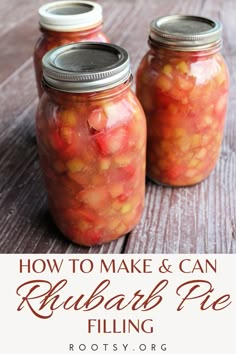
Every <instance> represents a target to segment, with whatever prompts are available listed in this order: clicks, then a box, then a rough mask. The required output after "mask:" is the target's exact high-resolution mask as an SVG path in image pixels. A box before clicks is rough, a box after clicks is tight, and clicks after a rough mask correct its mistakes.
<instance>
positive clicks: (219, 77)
mask: <svg viewBox="0 0 236 354" xmlns="http://www.w3.org/2000/svg"><path fill="white" fill-rule="evenodd" d="M225 80H226V77H225V72H224V70H223V71H220V72H219V74H218V75H217V76H216V81H217V84H218V85H219V86H220V85H221V84H223V82H224V81H225Z"/></svg>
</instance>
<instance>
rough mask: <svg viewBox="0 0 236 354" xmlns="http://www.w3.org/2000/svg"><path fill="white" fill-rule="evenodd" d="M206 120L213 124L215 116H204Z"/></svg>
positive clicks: (208, 123)
mask: <svg viewBox="0 0 236 354" xmlns="http://www.w3.org/2000/svg"><path fill="white" fill-rule="evenodd" d="M204 122H205V123H206V124H207V125H211V124H212V122H213V117H211V116H205V117H204Z"/></svg>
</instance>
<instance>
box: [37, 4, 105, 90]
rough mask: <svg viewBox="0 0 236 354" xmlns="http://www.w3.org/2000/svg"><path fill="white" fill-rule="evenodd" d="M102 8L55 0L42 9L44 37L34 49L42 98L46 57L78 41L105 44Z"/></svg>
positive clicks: (40, 18)
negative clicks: (51, 52) (57, 48)
mask: <svg viewBox="0 0 236 354" xmlns="http://www.w3.org/2000/svg"><path fill="white" fill-rule="evenodd" d="M102 22H103V16H102V7H101V5H99V4H97V3H95V2H92V1H77V0H76V1H55V2H51V3H49V4H46V5H43V6H41V7H40V9H39V25H40V31H41V36H40V37H39V39H38V41H37V43H36V46H35V49H34V67H35V75H36V81H37V88H38V95H39V97H41V95H42V93H43V88H42V58H43V56H44V54H46V53H47V52H48V51H49V50H51V49H53V48H56V47H59V46H61V45H64V44H70V43H74V42H85V41H86V42H104V43H107V42H109V41H108V38H107V37H106V35H105V34H104V33H103V32H102Z"/></svg>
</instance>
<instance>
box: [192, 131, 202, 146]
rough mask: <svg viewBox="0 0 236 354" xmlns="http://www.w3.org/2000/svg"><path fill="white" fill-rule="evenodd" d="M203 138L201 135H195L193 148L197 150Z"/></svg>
mask: <svg viewBox="0 0 236 354" xmlns="http://www.w3.org/2000/svg"><path fill="white" fill-rule="evenodd" d="M201 140H202V137H201V135H200V134H194V135H193V136H192V147H193V148H196V147H198V146H200V145H201Z"/></svg>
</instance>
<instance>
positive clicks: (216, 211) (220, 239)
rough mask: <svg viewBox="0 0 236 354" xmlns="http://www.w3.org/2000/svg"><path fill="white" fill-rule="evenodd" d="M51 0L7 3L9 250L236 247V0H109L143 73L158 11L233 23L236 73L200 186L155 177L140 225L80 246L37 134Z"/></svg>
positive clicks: (109, 20)
mask: <svg viewBox="0 0 236 354" xmlns="http://www.w3.org/2000/svg"><path fill="white" fill-rule="evenodd" d="M46 2H48V1H45V0H35V1H30V0H24V1H23V0H20V1H19V0H11V1H8V0H1V2H0V16H1V20H0V48H1V51H0V68H1V69H0V91H1V96H0V252H1V253H104V254H105V253H236V123H235V122H234V118H235V117H234V116H235V114H234V112H235V108H236V98H235V96H234V92H235V91H236V70H235V68H236V66H235V65H236V64H235V60H234V61H233V59H235V56H236V52H235V48H236V36H235V33H236V21H235V15H236V2H235V1H234V0H199V1H196V0H168V1H167V0H119V1H115V0H101V1H100V3H101V5H103V8H104V19H105V23H104V30H105V31H106V33H107V34H108V36H109V37H110V39H111V41H112V42H114V43H117V44H119V45H121V46H123V47H124V48H126V49H127V50H128V51H129V53H130V56H131V63H132V70H133V72H134V73H135V71H136V69H137V66H138V64H139V61H140V59H141V58H142V56H143V55H144V53H145V52H146V50H147V37H148V33H149V23H150V21H151V20H152V19H153V18H154V17H155V16H161V15H166V14H176V13H182V14H196V15H199V14H201V15H203V16H211V17H213V18H216V19H220V20H221V21H222V22H223V24H224V47H223V54H224V56H225V58H226V60H227V62H228V65H229V69H230V74H231V97H230V105H229V111H228V119H227V125H226V130H225V138H224V143H223V148H222V152H221V156H220V161H219V162H218V164H217V167H216V169H215V171H214V172H213V173H212V175H211V176H210V177H209V178H208V179H207V180H206V181H204V182H203V183H201V184H199V185H197V186H195V187H191V188H179V189H171V188H163V187H159V186H157V185H155V184H153V183H151V182H147V189H146V207H145V210H144V213H143V217H142V220H141V222H140V224H139V225H138V226H137V227H136V228H135V229H134V230H133V231H132V232H131V233H130V234H129V235H126V236H124V237H122V238H120V239H119V240H117V241H114V242H112V243H110V244H106V245H103V246H100V247H91V248H83V247H78V246H76V245H74V244H71V243H70V242H69V241H67V240H66V239H65V238H63V236H62V235H61V234H60V232H59V231H58V230H57V229H56V227H55V226H54V224H53V222H52V221H51V218H50V216H49V213H48V210H47V204H46V198H45V190H44V186H43V182H42V178H41V175H40V170H39V163H38V156H37V148H36V142H35V137H34V136H35V135H34V116H35V108H36V105H37V93H36V84H35V79H34V71H33V61H32V51H33V46H34V44H35V42H36V40H37V38H38V35H39V32H38V21H37V9H38V7H39V6H40V5H42V4H43V3H46Z"/></svg>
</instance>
